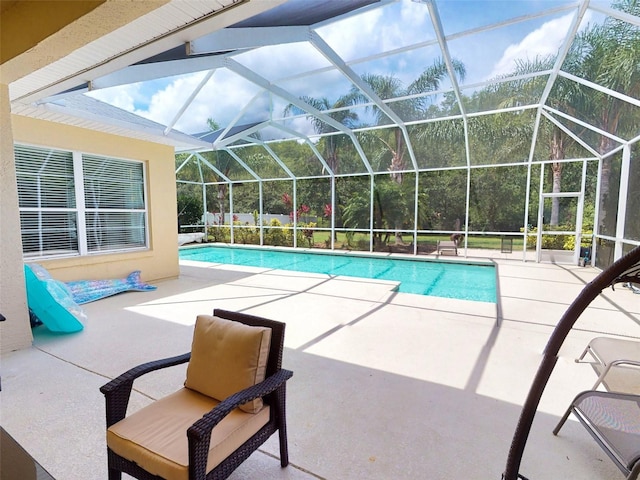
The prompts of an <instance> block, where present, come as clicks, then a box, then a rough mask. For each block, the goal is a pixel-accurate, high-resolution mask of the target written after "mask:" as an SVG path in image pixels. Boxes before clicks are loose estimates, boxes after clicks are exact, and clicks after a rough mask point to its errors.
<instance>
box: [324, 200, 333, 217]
mask: <svg viewBox="0 0 640 480" xmlns="http://www.w3.org/2000/svg"><path fill="white" fill-rule="evenodd" d="M331 212H332V208H331V205H329V204H328V203H327V204H326V205H325V206H324V216H325V217H330V216H331Z"/></svg>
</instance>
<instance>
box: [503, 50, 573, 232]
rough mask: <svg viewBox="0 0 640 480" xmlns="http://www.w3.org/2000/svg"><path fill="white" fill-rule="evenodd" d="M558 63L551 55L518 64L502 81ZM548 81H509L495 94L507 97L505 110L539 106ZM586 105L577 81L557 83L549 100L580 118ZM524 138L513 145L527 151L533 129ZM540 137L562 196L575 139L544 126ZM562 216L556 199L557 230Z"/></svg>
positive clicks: (553, 211) (553, 207) (567, 65)
mask: <svg viewBox="0 0 640 480" xmlns="http://www.w3.org/2000/svg"><path fill="white" fill-rule="evenodd" d="M575 60H576V59H575V53H574V52H573V51H570V52H569V54H568V56H567V60H566V61H565V68H566V69H567V70H568V71H569V72H570V73H574V72H573V71H575ZM555 61H556V58H555V56H553V55H549V56H545V57H536V58H535V59H534V60H520V61H517V62H516V68H515V69H514V71H513V72H511V73H510V74H508V75H505V76H503V77H502V78H508V77H512V76H517V75H528V74H531V73H535V72H540V71H545V70H550V69H551V68H552V67H553V65H554V63H555ZM545 81H546V78H545V77H528V78H525V79H521V80H516V81H508V82H505V83H502V84H498V85H497V86H496V87H495V89H494V90H495V92H496V93H497V94H500V95H505V99H504V100H503V101H502V103H501V104H500V106H501V107H514V106H518V105H526V104H532V103H536V102H538V101H539V100H540V96H541V94H542V91H543V89H544V84H545ZM583 103H584V94H583V90H582V88H581V86H580V85H579V84H577V83H575V82H573V81H569V80H567V79H565V78H563V77H558V78H557V79H556V81H555V83H554V88H553V89H552V91H551V93H550V94H549V96H548V98H547V99H546V104H547V105H549V106H550V107H552V108H554V109H557V110H560V111H563V112H565V113H568V114H569V115H574V116H575V114H576V111H578V110H581V109H582V107H581V105H582V104H583ZM522 133H523V135H517V136H515V137H512V138H511V140H510V141H511V142H514V141H515V142H517V143H521V144H522V146H523V147H525V146H526V144H528V143H530V142H531V135H533V125H531V129H530V130H529V131H527V132H522ZM538 137H539V138H544V139H546V140H547V142H548V151H549V156H548V158H549V160H551V172H552V190H551V191H552V192H553V193H560V192H561V191H562V167H563V165H564V164H563V163H562V162H561V160H563V159H564V158H566V151H567V149H568V148H569V147H570V146H571V145H573V144H574V143H575V141H574V140H573V139H572V138H571V136H569V135H567V134H566V133H565V132H564V130H562V129H561V128H559V127H558V126H556V125H551V127H550V128H544V126H543V125H541V126H540V129H539V131H538ZM559 214H560V198H558V197H553V198H552V201H551V216H550V221H549V223H550V225H553V226H557V225H558V223H559Z"/></svg>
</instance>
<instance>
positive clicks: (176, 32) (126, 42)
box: [2, 0, 284, 103]
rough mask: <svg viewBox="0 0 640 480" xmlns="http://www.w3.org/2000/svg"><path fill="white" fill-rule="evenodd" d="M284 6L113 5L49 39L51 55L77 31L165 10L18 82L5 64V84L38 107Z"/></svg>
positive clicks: (180, 1)
mask: <svg viewBox="0 0 640 480" xmlns="http://www.w3.org/2000/svg"><path fill="white" fill-rule="evenodd" d="M283 1H284V0H271V1H268V2H265V1H258V0H216V1H214V2H211V1H189V2H185V1H184V0H171V1H169V2H167V3H165V4H162V2H161V1H159V2H145V1H143V2H119V1H109V2H106V3H105V4H104V5H101V6H100V7H98V8H96V9H95V10H94V11H92V12H90V14H89V15H87V16H85V17H89V18H85V17H83V18H82V19H80V20H79V21H78V22H76V23H74V24H73V25H71V26H69V27H67V28H66V29H65V32H63V34H64V35H62V34H61V35H62V38H55V39H47V40H49V43H50V45H49V48H50V49H52V50H51V51H52V52H54V53H55V52H56V48H58V43H64V41H66V40H68V39H69V38H70V37H72V36H73V35H74V34H76V32H75V30H78V29H79V32H80V33H84V31H85V30H86V29H87V28H93V29H98V30H102V29H103V28H102V27H101V25H103V24H105V23H107V24H108V23H110V21H111V20H112V19H113V18H119V15H122V16H123V17H122V18H132V15H131V14H130V10H131V9H134V10H135V9H136V8H142V7H141V5H143V6H146V8H147V10H148V9H149V6H150V5H153V6H154V7H157V5H158V4H160V6H159V7H157V8H154V9H153V10H151V11H147V12H145V13H143V14H138V15H136V17H137V18H134V19H133V20H131V21H129V22H128V23H126V24H123V25H121V26H119V27H118V28H116V29H114V30H112V31H109V32H104V34H103V35H101V36H99V37H98V38H95V39H94V40H92V41H89V42H87V43H86V44H84V45H82V46H81V47H79V48H77V49H75V50H73V51H71V53H69V54H68V55H66V56H64V57H62V58H59V59H56V60H54V61H53V62H50V63H48V64H47V65H45V66H43V67H42V68H39V69H37V70H35V71H32V72H28V73H26V74H24V75H22V76H18V78H14V79H12V78H8V80H9V81H7V78H6V77H11V76H12V72H11V69H7V65H6V64H3V66H2V70H3V71H2V74H3V82H5V83H8V84H9V95H10V99H11V101H12V102H16V101H18V102H22V103H32V102H35V101H38V100H40V99H42V98H45V97H48V96H50V95H54V94H56V93H59V92H61V91H64V90H66V89H69V88H73V87H76V86H77V85H79V84H81V83H83V82H88V81H91V80H92V79H93V78H96V77H98V76H100V75H105V74H107V73H110V72H113V71H114V70H117V69H119V68H124V67H126V66H128V65H131V64H133V63H136V62H138V61H140V60H143V59H145V58H148V57H150V56H153V55H155V54H158V53H161V52H163V51H165V50H168V49H171V48H174V47H176V46H179V45H181V44H184V43H186V42H188V41H190V40H193V39H195V38H198V37H200V36H202V35H205V34H207V33H210V32H212V31H215V30H218V29H220V28H224V27H226V26H228V25H231V24H234V23H237V22H239V21H241V20H244V19H245V18H247V17H250V16H252V15H255V14H257V13H260V12H262V11H263V10H265V9H268V8H272V7H274V6H277V5H278V4H280V3H282V2H283ZM132 3H133V5H132ZM120 10H122V11H120ZM138 13H139V12H138ZM59 37H60V36H59ZM56 42H57V43H56ZM41 48H44V46H41ZM19 58H20V57H18V59H19ZM18 59H14V60H18ZM7 70H9V71H7ZM13 75H15V74H13ZM18 75H21V72H18Z"/></svg>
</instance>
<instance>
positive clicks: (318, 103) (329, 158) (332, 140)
mask: <svg viewBox="0 0 640 480" xmlns="http://www.w3.org/2000/svg"><path fill="white" fill-rule="evenodd" d="M300 100H302V101H303V102H305V103H306V104H307V105H310V106H312V107H313V108H315V109H316V110H320V111H325V110H335V109H338V111H337V112H336V111H334V112H330V113H327V116H329V117H331V118H332V119H334V120H336V121H337V122H340V123H341V124H343V125H344V126H345V127H347V128H352V127H354V126H355V124H356V122H357V121H358V115H356V114H355V113H353V112H352V111H351V110H349V109H348V108H345V107H349V106H350V105H351V104H352V103H353V102H352V100H351V98H350V96H349V95H345V96H342V97H340V98H338V100H336V102H335V103H331V101H330V100H329V99H328V98H326V97H323V98H313V97H308V96H303V97H300ZM340 109H341V110H340ZM305 113H308V112H306V111H305V110H303V109H301V108H300V107H298V106H297V105H294V104H292V103H290V104H289V105H287V106H286V107H285V109H284V116H285V117H286V116H288V115H303V114H305ZM307 119H309V121H310V122H311V124H312V125H313V129H314V130H315V132H316V133H318V134H320V135H322V134H327V133H333V132H336V129H335V128H334V127H332V126H331V125H329V124H328V123H326V122H324V121H323V120H322V119H320V118H318V117H316V116H315V115H312V114H307ZM322 141H323V143H324V152H323V154H324V159H325V161H326V162H327V165H328V166H329V168H330V169H331V171H332V172H333V173H334V174H336V173H339V170H340V156H339V151H340V149H341V148H342V147H344V146H346V145H347V144H348V139H346V138H345V137H344V136H343V135H327V136H324V137H322Z"/></svg>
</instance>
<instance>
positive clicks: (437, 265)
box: [180, 247, 496, 303]
mask: <svg viewBox="0 0 640 480" xmlns="http://www.w3.org/2000/svg"><path fill="white" fill-rule="evenodd" d="M180 258H181V259H183V260H196V261H200V262H211V263H223V264H230V265H245V266H252V267H263V268H275V269H279V270H293V271H296V272H309V273H324V274H327V275H344V276H348V277H364V278H374V279H379V280H392V281H396V282H400V286H399V288H398V291H400V292H404V293H416V294H420V295H433V296H436V297H446V298H457V299H461V300H474V301H478V302H494V303H495V301H496V272H495V267H494V266H493V265H477V264H464V263H453V262H436V261H420V260H409V259H402V258H394V259H392V258H388V257H385V258H374V257H360V256H354V255H329V254H324V253H322V254H320V253H306V252H282V251H275V250H267V249H249V248H230V247H198V248H187V249H181V250H180Z"/></svg>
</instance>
